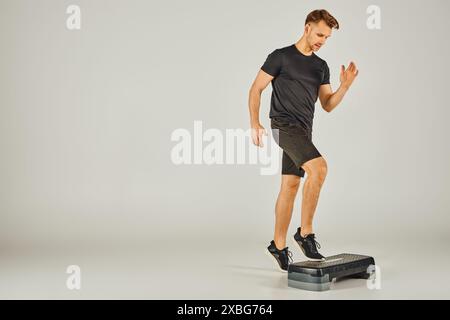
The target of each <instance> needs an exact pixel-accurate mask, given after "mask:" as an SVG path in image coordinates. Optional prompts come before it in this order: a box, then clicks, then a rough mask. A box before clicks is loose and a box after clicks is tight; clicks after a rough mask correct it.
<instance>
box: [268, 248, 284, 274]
mask: <svg viewBox="0 0 450 320" xmlns="http://www.w3.org/2000/svg"><path fill="white" fill-rule="evenodd" d="M264 253H265V254H266V256H268V257H269V258H270V260H272V261H274V262H275V264H276V266H277V269H278V270H280V271H281V272H283V273H287V270H283V269H281V267H280V264H279V263H278V261H277V259H276V258H275V257H274V256H273V254H271V253H270V252H269V250H267V248H265V249H264Z"/></svg>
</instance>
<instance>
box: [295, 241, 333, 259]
mask: <svg viewBox="0 0 450 320" xmlns="http://www.w3.org/2000/svg"><path fill="white" fill-rule="evenodd" d="M292 243H294V244H295V245H296V246H297V247H299V248H300V250H302V252H303V255H304V256H305V257H306V259H308V260H309V261H316V262H321V261H325V259H314V258H308V257H307V256H306V254H305V249H303V247H302V246H301V245H300V244H299V243H298V242H297V240H295V238H294V237H292Z"/></svg>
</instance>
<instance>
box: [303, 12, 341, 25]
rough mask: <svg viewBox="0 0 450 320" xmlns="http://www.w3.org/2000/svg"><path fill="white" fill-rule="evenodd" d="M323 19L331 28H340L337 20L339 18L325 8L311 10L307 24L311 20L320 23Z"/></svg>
mask: <svg viewBox="0 0 450 320" xmlns="http://www.w3.org/2000/svg"><path fill="white" fill-rule="evenodd" d="M321 20H323V21H325V23H326V24H327V25H328V26H329V27H330V28H332V29H333V28H335V29H336V30H338V29H339V22H337V20H336V19H335V18H334V17H333V16H332V15H331V14H330V13H329V12H328V11H327V10H325V9H318V10H314V11H312V12H310V13H309V14H308V16H307V17H306V21H305V25H307V24H308V23H309V22H315V23H318V22H319V21H321Z"/></svg>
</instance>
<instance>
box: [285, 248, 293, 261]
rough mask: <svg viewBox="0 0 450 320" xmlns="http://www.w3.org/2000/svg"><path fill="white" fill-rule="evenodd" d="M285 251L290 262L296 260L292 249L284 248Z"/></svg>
mask: <svg viewBox="0 0 450 320" xmlns="http://www.w3.org/2000/svg"><path fill="white" fill-rule="evenodd" d="M283 251H284V252H285V253H286V256H287V257H288V259H289V262H290V263H293V262H294V259H293V258H292V252H291V251H290V250H288V248H287V247H286V248H284V249H283Z"/></svg>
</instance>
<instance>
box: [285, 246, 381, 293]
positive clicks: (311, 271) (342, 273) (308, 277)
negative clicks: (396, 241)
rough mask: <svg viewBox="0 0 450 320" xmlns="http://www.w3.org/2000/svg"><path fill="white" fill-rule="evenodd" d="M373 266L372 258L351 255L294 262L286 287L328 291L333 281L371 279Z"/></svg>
mask: <svg viewBox="0 0 450 320" xmlns="http://www.w3.org/2000/svg"><path fill="white" fill-rule="evenodd" d="M371 266H372V267H371ZM374 266H375V259H374V258H373V257H369V256H364V255H359V254H351V253H341V254H338V255H334V256H330V257H326V258H325V260H324V261H301V262H295V263H291V264H290V265H289V267H288V286H289V287H293V288H298V289H303V290H310V291H325V290H329V289H330V284H331V282H332V281H333V279H337V278H342V277H350V278H358V279H369V278H373V277H374V275H375V268H374ZM368 272H369V273H368Z"/></svg>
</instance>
